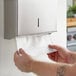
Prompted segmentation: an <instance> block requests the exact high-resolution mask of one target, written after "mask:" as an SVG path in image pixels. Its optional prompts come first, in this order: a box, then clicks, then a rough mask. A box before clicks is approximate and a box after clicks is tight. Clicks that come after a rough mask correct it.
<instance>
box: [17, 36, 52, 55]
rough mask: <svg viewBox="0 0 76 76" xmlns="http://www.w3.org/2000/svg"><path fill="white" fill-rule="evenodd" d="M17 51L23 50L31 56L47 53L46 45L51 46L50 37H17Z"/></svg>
mask: <svg viewBox="0 0 76 76" xmlns="http://www.w3.org/2000/svg"><path fill="white" fill-rule="evenodd" d="M16 43H17V49H19V48H23V49H24V50H25V51H26V52H27V53H28V54H29V55H31V56H39V55H41V54H43V53H48V52H50V51H51V50H49V48H48V45H49V44H52V42H51V35H44V36H19V37H16Z"/></svg>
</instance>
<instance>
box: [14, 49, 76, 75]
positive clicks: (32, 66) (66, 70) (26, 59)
mask: <svg viewBox="0 0 76 76" xmlns="http://www.w3.org/2000/svg"><path fill="white" fill-rule="evenodd" d="M14 62H15V65H16V66H17V67H18V69H20V70H21V71H22V72H33V73H36V74H37V75H39V76H76V64H64V63H48V62H41V61H37V60H34V59H32V58H31V57H30V56H29V55H28V54H27V53H25V52H24V51H23V50H22V49H20V50H19V51H17V52H15V54H14Z"/></svg>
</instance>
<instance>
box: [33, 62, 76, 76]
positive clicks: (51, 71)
mask: <svg viewBox="0 0 76 76" xmlns="http://www.w3.org/2000/svg"><path fill="white" fill-rule="evenodd" d="M75 68H76V67H73V66H72V65H70V64H62V63H46V62H40V61H35V62H34V63H33V64H32V72H34V73H36V74H37V75H39V76H76V73H75V70H76V69H75ZM73 69H75V70H73Z"/></svg>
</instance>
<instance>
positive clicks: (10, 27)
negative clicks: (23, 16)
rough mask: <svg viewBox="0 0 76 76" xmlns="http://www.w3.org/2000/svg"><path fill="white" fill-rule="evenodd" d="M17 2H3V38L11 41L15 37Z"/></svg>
mask: <svg viewBox="0 0 76 76" xmlns="http://www.w3.org/2000/svg"><path fill="white" fill-rule="evenodd" d="M17 7H18V1H17V0H4V38H5V39H11V38H13V37H15V36H16V35H17V25H18V20H17V19H18V17H17V13H18V12H17Z"/></svg>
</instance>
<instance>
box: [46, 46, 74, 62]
mask: <svg viewBox="0 0 76 76" xmlns="http://www.w3.org/2000/svg"><path fill="white" fill-rule="evenodd" d="M48 47H49V48H52V49H54V50H55V52H52V53H48V54H47V55H48V57H49V58H50V59H52V60H54V61H56V62H63V63H73V60H72V58H71V57H72V54H71V51H69V50H68V49H65V48H63V47H61V46H58V45H49V46H48Z"/></svg>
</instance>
